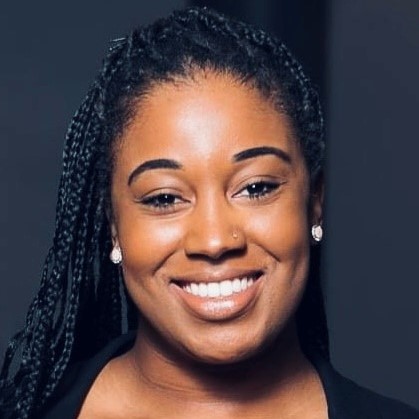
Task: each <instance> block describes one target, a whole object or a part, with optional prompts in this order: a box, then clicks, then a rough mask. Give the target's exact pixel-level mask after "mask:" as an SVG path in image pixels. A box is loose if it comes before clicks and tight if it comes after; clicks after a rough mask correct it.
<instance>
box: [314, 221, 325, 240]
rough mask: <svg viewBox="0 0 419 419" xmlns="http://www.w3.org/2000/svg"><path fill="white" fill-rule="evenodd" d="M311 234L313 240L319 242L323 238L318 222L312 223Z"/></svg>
mask: <svg viewBox="0 0 419 419" xmlns="http://www.w3.org/2000/svg"><path fill="white" fill-rule="evenodd" d="M311 235H312V236H313V239H314V241H316V242H320V241H321V240H322V238H323V228H322V226H321V225H320V224H314V225H313V227H311Z"/></svg>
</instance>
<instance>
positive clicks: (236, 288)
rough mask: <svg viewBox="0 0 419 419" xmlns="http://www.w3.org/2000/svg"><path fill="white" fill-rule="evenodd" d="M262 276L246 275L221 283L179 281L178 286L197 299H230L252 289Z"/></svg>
mask: <svg viewBox="0 0 419 419" xmlns="http://www.w3.org/2000/svg"><path fill="white" fill-rule="evenodd" d="M259 276H260V274H253V275H246V276H242V277H237V278H234V279H225V280H223V281H221V282H189V281H183V282H182V281H179V282H178V281H177V285H178V286H180V287H181V288H182V289H183V290H184V291H186V292H187V293H189V294H192V295H195V296H197V297H202V298H205V297H210V298H217V297H229V296H230V295H232V294H238V293H241V292H242V291H245V290H247V289H248V288H249V287H251V286H252V285H253V284H254V282H255V281H257V279H258V277H259Z"/></svg>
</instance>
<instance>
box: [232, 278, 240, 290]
mask: <svg viewBox="0 0 419 419" xmlns="http://www.w3.org/2000/svg"><path fill="white" fill-rule="evenodd" d="M241 290H242V286H241V282H240V279H239V278H236V279H235V280H234V281H233V292H240V291H241Z"/></svg>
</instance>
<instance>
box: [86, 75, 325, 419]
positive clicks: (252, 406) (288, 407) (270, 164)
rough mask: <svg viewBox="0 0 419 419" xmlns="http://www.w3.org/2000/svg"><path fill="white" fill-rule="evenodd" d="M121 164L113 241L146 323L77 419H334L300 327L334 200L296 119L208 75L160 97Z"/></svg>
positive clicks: (158, 90)
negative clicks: (312, 168)
mask: <svg viewBox="0 0 419 419" xmlns="http://www.w3.org/2000/svg"><path fill="white" fill-rule="evenodd" d="M115 158H116V161H115V167H114V173H113V177H112V185H111V196H112V208H113V221H112V234H113V238H114V244H115V245H118V246H120V248H121V251H122V255H123V261H122V269H123V274H124V280H125V283H126V286H127V289H128V291H129V293H130V295H131V297H132V299H133V301H134V303H135V304H136V305H137V307H138V308H139V311H141V313H142V317H141V319H142V320H141V321H140V327H139V332H138V338H137V339H136V342H135V344H134V346H133V348H132V349H131V350H130V351H128V352H127V353H125V354H123V355H122V356H120V357H118V358H115V359H114V360H112V361H111V362H109V363H108V365H106V366H105V368H104V369H103V371H102V372H101V373H100V375H99V377H98V378H97V379H96V381H95V383H94V385H93V386H92V388H91V390H90V392H89V394H88V396H87V398H86V400H85V403H84V405H83V408H82V411H81V413H80V415H79V418H108V417H109V418H167V417H170V418H194V419H197V418H208V417H214V418H302V419H304V418H310V419H325V418H327V405H326V400H325V396H324V392H323V388H322V385H321V382H320V380H319V378H318V375H317V372H316V371H315V370H314V368H313V367H312V366H311V364H310V363H309V362H308V361H307V359H306V358H305V356H304V355H303V353H302V351H301V349H300V344H299V341H298V338H297V334H296V326H295V320H294V314H295V311H296V309H297V307H298V304H299V302H300V299H301V296H302V293H303V291H304V288H305V284H306V281H307V276H308V263H309V252H310V234H309V231H310V228H311V225H312V224H314V223H319V222H320V221H321V216H322V207H321V204H322V199H321V193H320V191H310V187H309V184H310V182H309V175H308V170H307V167H306V163H305V161H304V157H303V155H302V153H301V150H300V147H299V145H298V142H297V141H296V139H295V138H294V137H293V131H292V128H291V124H290V121H289V120H288V118H287V117H286V116H285V115H284V114H281V113H279V112H278V111H277V110H276V109H275V108H274V106H273V105H272V104H271V103H270V102H269V101H268V100H266V99H265V98H263V97H262V96H261V95H260V94H259V92H258V91H256V90H254V89H252V88H250V87H248V86H244V85H240V84H239V83H237V82H236V81H235V80H234V79H233V78H232V77H230V76H227V75H217V74H214V73H211V72H206V73H202V74H198V75H196V77H195V78H194V81H181V82H180V83H178V84H176V85H174V84H170V83H167V84H163V85H158V86H155V87H153V89H152V91H151V92H150V95H148V96H147V98H145V99H144V100H143V101H142V102H141V104H140V105H139V109H138V112H137V115H136V116H135V117H134V119H133V121H132V122H131V123H130V124H129V126H128V127H127V128H126V129H125V131H124V133H123V135H122V137H121V139H120V141H119V142H118V143H117V145H116V147H115ZM239 279H240V281H239V282H238V280H239ZM210 283H215V284H217V285H210ZM240 284H241V285H240ZM240 286H241V287H242V288H240ZM210 289H211V291H210ZM214 289H215V291H214ZM214 292H215V294H211V296H208V295H205V294H206V293H214ZM217 293H221V294H222V295H217Z"/></svg>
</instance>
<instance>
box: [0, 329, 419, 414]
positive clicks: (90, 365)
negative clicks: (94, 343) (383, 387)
mask: <svg viewBox="0 0 419 419" xmlns="http://www.w3.org/2000/svg"><path fill="white" fill-rule="evenodd" d="M133 342H134V335H133V334H127V335H123V336H121V337H119V338H117V339H115V340H113V341H112V342H110V343H109V344H108V345H107V346H106V347H105V348H103V349H102V350H101V351H100V352H99V353H98V354H97V355H95V356H94V357H92V358H91V359H89V360H88V361H85V362H82V363H78V364H75V365H74V366H73V367H72V368H70V370H69V372H68V373H67V374H66V376H65V377H64V379H63V381H62V382H61V384H60V385H59V387H58V388H57V391H56V392H55V396H54V397H53V398H52V399H51V401H50V402H49V403H48V405H47V406H46V407H45V409H44V411H43V412H42V413H41V414H40V415H39V416H38V417H39V419H75V418H77V415H78V414H79V412H80V409H81V406H82V404H83V401H84V399H85V397H86V395H87V393H88V391H89V389H90V387H91V386H92V384H93V382H94V380H95V379H96V377H97V376H98V374H99V373H100V371H101V370H102V368H103V367H104V366H105V365H106V364H107V363H108V362H109V361H110V360H111V359H112V358H114V357H116V356H118V355H120V354H122V353H124V352H126V351H127V350H128V349H129V348H130V347H131V346H132V345H133ZM310 360H311V362H312V363H313V365H314V367H315V368H316V370H317V372H318V374H319V376H320V380H321V382H322V384H323V388H324V391H325V394H326V400H327V405H328V415H329V419H419V412H417V411H416V410H414V409H412V408H411V407H409V406H406V405H405V404H403V403H400V402H398V401H396V400H393V399H390V398H387V397H383V396H380V395H378V394H376V393H374V392H372V391H370V390H367V389H365V388H363V387H360V386H358V385H357V384H355V383H354V382H353V381H351V380H349V379H347V378H345V377H343V376H342V375H340V374H339V373H338V372H337V371H335V370H334V369H333V367H332V365H331V364H330V363H329V362H328V361H326V360H324V359H323V358H322V357H321V356H318V355H316V354H313V355H312V356H310ZM3 415H4V414H3ZM7 417H8V415H7V414H6V415H5V416H0V418H5V419H6V418H7ZM278 417H280V414H278Z"/></svg>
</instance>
